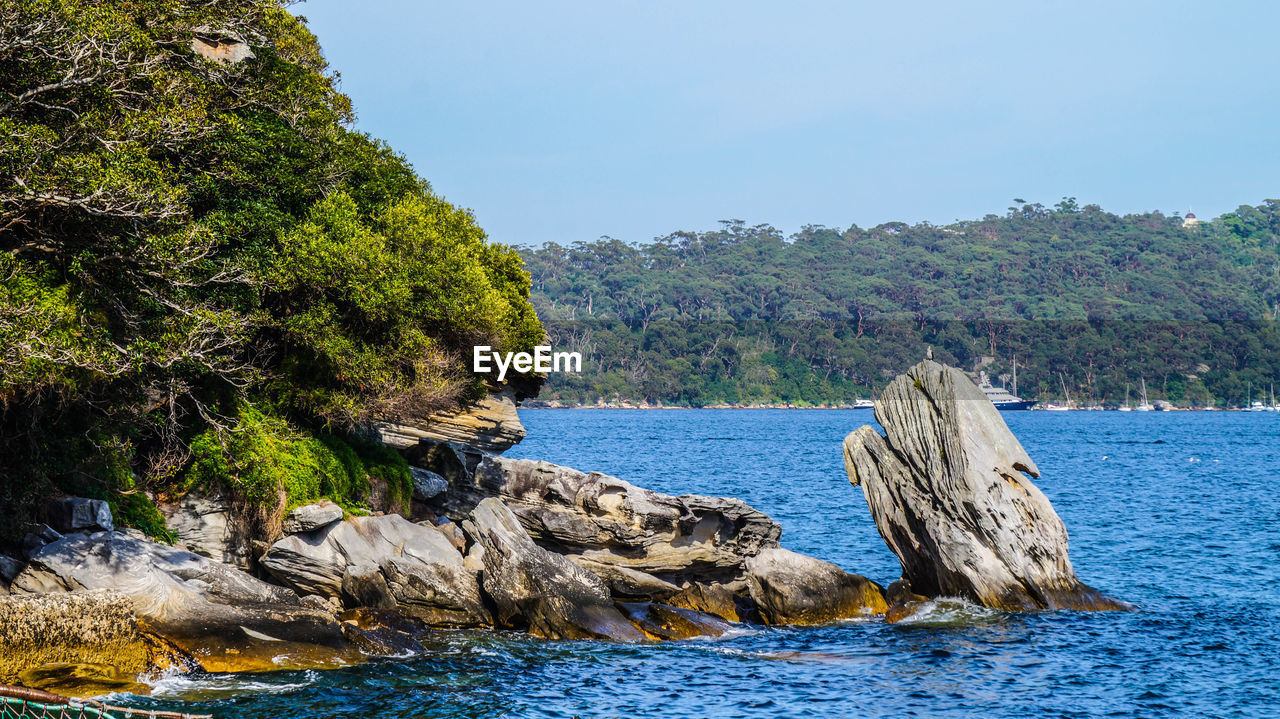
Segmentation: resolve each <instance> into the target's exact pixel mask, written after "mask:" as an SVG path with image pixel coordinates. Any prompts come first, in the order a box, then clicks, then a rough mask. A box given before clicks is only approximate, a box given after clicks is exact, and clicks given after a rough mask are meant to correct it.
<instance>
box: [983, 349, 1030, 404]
mask: <svg viewBox="0 0 1280 719" xmlns="http://www.w3.org/2000/svg"><path fill="white" fill-rule="evenodd" d="M978 376H979V378H980V381H979V382H978V389H980V390H982V394H984V395H986V397H987V399H989V400H991V404H993V405H995V406H996V409H998V410H1002V411H1007V410H1014V409H1031V406H1032V405H1034V404H1035V403H1036V401H1035V400H1034V399H1023V398H1021V397H1019V396H1018V395H1017V392H1018V360H1016V359H1015V360H1014V361H1013V392H1010V391H1009V390H1007V389H1005V388H1004V387H995V386H993V385H992V384H991V380H990V378H988V377H987V373H986V372H979V373H978Z"/></svg>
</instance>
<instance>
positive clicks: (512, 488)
mask: <svg viewBox="0 0 1280 719" xmlns="http://www.w3.org/2000/svg"><path fill="white" fill-rule="evenodd" d="M417 461H420V462H424V463H426V464H425V466H427V467H428V468H430V469H432V470H433V471H435V472H437V473H438V474H440V475H441V476H443V477H445V478H446V479H447V480H448V481H449V485H450V486H449V490H448V491H447V492H445V493H443V494H441V495H438V496H437V497H435V498H433V499H432V500H431V502H430V503H429V504H428V506H430V507H431V508H432V509H433V510H434V511H435V512H437V513H439V514H444V515H446V516H448V517H449V518H451V519H454V520H460V519H462V518H463V517H465V516H466V515H467V514H468V513H469V512H471V511H472V510H473V509H474V508H475V507H476V506H477V505H478V504H479V503H480V502H481V501H482V500H484V499H486V498H488V497H497V498H499V499H501V500H502V501H503V502H504V503H505V504H506V505H507V506H508V507H509V508H510V509H511V511H512V512H513V513H515V515H516V517H518V518H519V520H520V523H521V524H522V525H523V526H524V528H525V530H527V531H528V532H529V534H530V535H531V536H532V537H533V538H534V539H535V540H536V541H537V542H538V544H539V545H541V546H543V547H545V548H548V549H551V550H553V551H555V552H558V553H560V554H564V555H566V556H568V557H569V558H570V559H572V560H573V561H575V562H577V563H579V564H580V565H581V566H583V567H585V568H587V569H589V570H591V571H592V572H593V573H595V574H597V575H599V576H600V577H601V578H602V579H604V580H605V581H606V582H607V583H608V584H609V585H610V587H611V588H612V589H613V591H614V593H615V594H617V595H619V596H623V597H632V598H647V599H657V600H661V599H663V598H665V597H667V596H670V595H672V594H675V593H676V592H678V591H679V590H680V589H681V588H682V587H684V586H686V585H687V584H689V583H691V582H694V581H701V582H712V581H718V582H721V583H726V584H728V583H733V582H738V583H739V584H740V583H741V582H742V581H743V579H744V578H745V574H746V560H747V558H748V557H752V556H754V555H756V554H757V553H759V552H760V551H761V550H762V549H767V548H770V547H776V546H778V538H779V537H780V536H781V534H782V528H781V527H780V526H779V525H778V524H777V523H776V522H774V521H773V520H772V519H770V518H769V517H768V516H767V515H765V514H764V513H762V512H760V511H757V510H755V509H753V508H751V507H750V506H748V505H747V504H746V503H744V502H742V501H740V500H737V499H725V498H720V497H701V496H695V495H683V496H679V497H673V496H670V495H666V494H660V493H658V492H654V491H651V490H648V489H641V488H640V487H637V486H635V485H633V484H631V483H629V482H625V481H623V480H621V479H618V478H617V477H610V476H609V475H607V474H601V473H599V472H591V473H587V472H580V471H578V470H576V469H572V468H569V467H561V466H559V465H555V464H551V463H549V462H539V461H534V460H528V459H507V458H504V457H499V456H495V455H489V454H482V453H480V454H475V453H472V454H468V453H464V452H461V451H460V450H459V449H458V448H456V447H451V446H448V445H432V446H430V447H423V448H421V449H420V450H419V453H418V455H417ZM473 467H474V469H472V468H473Z"/></svg>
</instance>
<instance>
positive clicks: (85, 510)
mask: <svg viewBox="0 0 1280 719" xmlns="http://www.w3.org/2000/svg"><path fill="white" fill-rule="evenodd" d="M49 523H50V524H51V525H52V526H53V528H54V529H56V530H57V531H59V532H61V533H63V534H70V533H72V532H100V531H104V530H105V531H108V532H110V531H111V530H113V529H115V526H116V525H115V523H114V522H113V521H112V520H111V506H110V505H108V504H107V503H106V502H104V501H102V500H101V499H85V498H83V497H72V498H69V499H62V500H58V501H57V502H54V503H52V504H51V505H49Z"/></svg>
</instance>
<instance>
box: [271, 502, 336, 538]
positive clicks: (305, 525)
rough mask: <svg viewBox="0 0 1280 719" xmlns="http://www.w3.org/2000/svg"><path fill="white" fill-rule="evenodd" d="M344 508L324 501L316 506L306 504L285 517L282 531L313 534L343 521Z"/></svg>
mask: <svg viewBox="0 0 1280 719" xmlns="http://www.w3.org/2000/svg"><path fill="white" fill-rule="evenodd" d="M343 515H344V512H343V511H342V507H339V506H338V505H336V504H334V503H333V502H330V501H329V500H327V499H322V500H320V501H319V502H316V503H315V504H304V505H303V506H301V507H297V508H296V509H294V510H293V511H291V512H289V513H288V514H286V515H285V516H284V522H283V524H282V525H281V529H282V530H283V531H284V533H285V534H299V533H301V532H313V531H315V530H317V529H320V528H321V527H326V526H328V525H330V524H333V523H334V522H337V521H339V520H341V519H342V517H343Z"/></svg>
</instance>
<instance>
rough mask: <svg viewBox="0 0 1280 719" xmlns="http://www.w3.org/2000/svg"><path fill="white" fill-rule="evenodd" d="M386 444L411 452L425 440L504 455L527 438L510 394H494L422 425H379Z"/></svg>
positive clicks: (437, 414)
mask: <svg viewBox="0 0 1280 719" xmlns="http://www.w3.org/2000/svg"><path fill="white" fill-rule="evenodd" d="M374 429H375V430H376V431H377V433H378V435H379V437H380V438H381V439H382V441H383V443H384V444H387V445H388V446H391V447H395V448H396V449H408V448H411V447H413V446H414V445H416V444H418V442H419V441H421V440H424V439H430V440H437V441H441V442H456V443H458V444H462V445H466V446H468V447H474V448H476V449H479V450H484V451H486V452H502V451H504V450H506V449H509V448H510V447H512V446H513V445H515V444H518V443H519V442H520V440H522V439H524V436H525V430H524V425H523V424H521V423H520V415H519V414H518V413H517V412H516V403H515V399H514V398H513V397H512V395H511V394H510V393H502V394H491V395H489V396H488V397H485V398H484V399H482V400H480V401H479V402H477V403H476V404H474V405H472V406H470V407H464V408H462V409H458V410H450V411H448V412H439V413H436V414H433V415H430V416H429V417H427V418H426V419H425V420H422V421H421V422H415V423H413V424H395V423H392V422H378V423H375V425H374Z"/></svg>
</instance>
